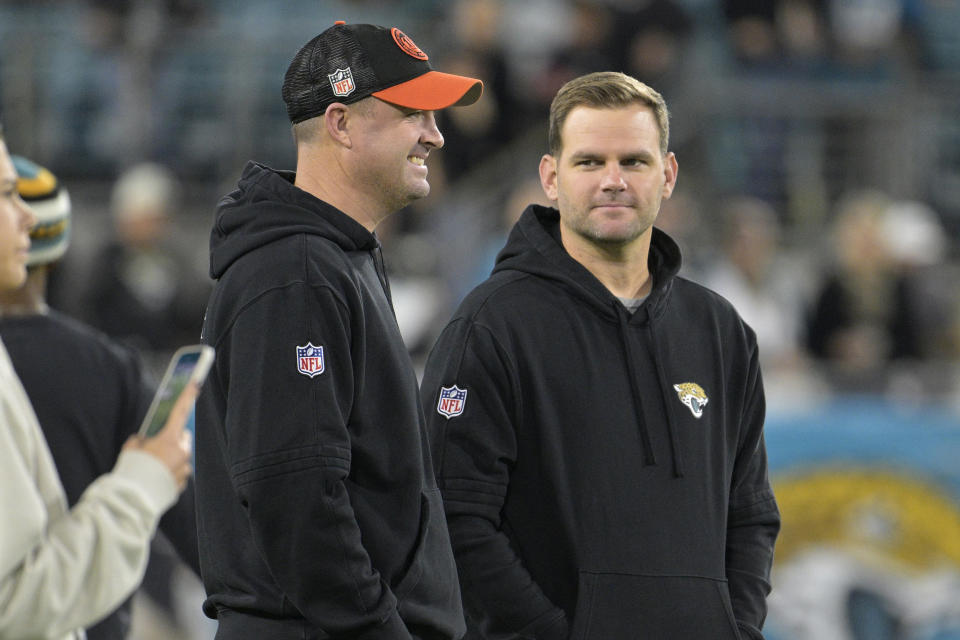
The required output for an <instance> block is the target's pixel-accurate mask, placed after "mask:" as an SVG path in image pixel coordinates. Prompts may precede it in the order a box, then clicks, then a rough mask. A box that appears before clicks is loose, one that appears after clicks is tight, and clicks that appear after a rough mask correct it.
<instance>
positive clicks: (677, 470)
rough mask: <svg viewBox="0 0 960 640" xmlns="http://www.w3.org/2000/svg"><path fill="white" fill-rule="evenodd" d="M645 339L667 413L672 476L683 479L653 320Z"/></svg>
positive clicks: (677, 437) (671, 406) (670, 397)
mask: <svg viewBox="0 0 960 640" xmlns="http://www.w3.org/2000/svg"><path fill="white" fill-rule="evenodd" d="M647 337H648V339H649V340H650V345H651V352H652V353H653V364H654V366H655V367H656V370H657V378H658V379H659V381H660V394H661V395H662V396H663V407H664V409H666V411H667V431H669V432H670V448H671V450H672V452H673V475H674V477H676V478H682V477H683V453H682V452H681V451H680V436H679V434H678V433H677V428H676V424H677V419H676V414H675V413H674V411H675V407H674V404H675V401H673V399H672V396H673V394H672V393H671V391H672V389H671V388H670V383H669V382H668V381H667V376H666V373H665V372H664V370H663V357H662V354H661V353H660V343H659V342H657V340H656V338H655V337H654V335H653V320H652V318H651V319H649V320H648V322H647Z"/></svg>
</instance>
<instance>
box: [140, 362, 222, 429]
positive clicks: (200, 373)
mask: <svg viewBox="0 0 960 640" xmlns="http://www.w3.org/2000/svg"><path fill="white" fill-rule="evenodd" d="M213 355H214V352H213V347H210V346H207V345H205V344H194V345H189V346H186V347H180V348H179V349H177V351H176V353H174V354H173V357H172V358H171V359H170V364H169V365H167V370H166V372H165V373H164V374H163V379H161V380H160V386H159V387H158V388H157V392H156V393H155V394H154V395H153V402H151V403H150V408H149V409H147V415H146V416H144V418H143V424H142V425H140V435H141V436H144V437H146V438H149V437H150V436H153V435H156V433H157V432H158V431H160V430H161V429H163V425H165V424H166V423H167V418H169V417H170V411H172V410H173V405H174V404H175V403H176V402H177V398H179V397H180V392H181V391H183V390H184V388H185V387H186V386H187V384H188V383H189V382H190V381H191V380H192V381H194V382H196V383H197V384H198V385H202V384H203V381H204V380H205V379H206V377H207V373H208V372H209V371H210V365H212V364H213Z"/></svg>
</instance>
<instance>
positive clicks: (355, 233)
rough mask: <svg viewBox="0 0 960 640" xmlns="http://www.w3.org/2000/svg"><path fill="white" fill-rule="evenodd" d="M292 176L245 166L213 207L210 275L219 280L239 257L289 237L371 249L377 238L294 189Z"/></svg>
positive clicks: (252, 164)
mask: <svg viewBox="0 0 960 640" xmlns="http://www.w3.org/2000/svg"><path fill="white" fill-rule="evenodd" d="M294 176H295V174H294V173H293V172H292V171H275V170H273V169H270V168H269V167H266V166H264V165H262V164H258V163H256V162H248V163H247V166H246V167H244V169H243V173H242V174H241V176H240V180H239V182H238V183H237V188H236V190H234V191H233V192H231V193H229V194H227V195H226V196H224V197H223V198H222V199H221V200H220V202H219V203H218V204H217V211H216V219H215V222H214V225H213V230H212V231H211V233H210V276H211V277H212V278H214V279H219V278H220V276H222V275H223V273H224V271H226V270H227V267H229V266H230V265H231V264H233V262H234V261H236V260H237V259H238V258H240V257H241V256H242V255H244V254H246V253H249V252H250V251H253V250H254V249H257V248H258V247H262V246H263V245H265V244H269V243H271V242H275V241H276V240H280V239H282V238H285V237H287V236H290V235H295V234H300V233H308V234H313V235H319V236H322V237H324V238H327V239H329V240H330V241H332V242H334V243H336V244H337V245H338V246H340V247H342V248H343V249H344V250H345V251H358V250H373V249H378V248H379V246H380V243H379V241H378V240H377V237H376V235H374V234H373V233H371V232H370V231H367V229H366V228H365V227H364V226H363V225H361V224H360V223H359V222H357V221H356V220H354V219H353V218H351V217H350V216H348V215H347V214H345V213H343V212H342V211H340V210H339V209H337V208H336V207H333V206H331V205H329V204H327V203H326V202H324V201H322V200H320V199H319V198H317V197H315V196H313V195H311V194H309V193H307V192H306V191H304V190H303V189H300V188H299V187H296V186H294V184H293V180H294Z"/></svg>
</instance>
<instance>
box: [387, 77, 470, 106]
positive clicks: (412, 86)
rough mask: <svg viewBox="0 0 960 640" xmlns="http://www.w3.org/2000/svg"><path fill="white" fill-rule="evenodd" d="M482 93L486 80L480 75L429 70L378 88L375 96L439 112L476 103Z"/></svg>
mask: <svg viewBox="0 0 960 640" xmlns="http://www.w3.org/2000/svg"><path fill="white" fill-rule="evenodd" d="M482 93H483V82H481V81H480V80H477V79H476V78H467V77H466V76H455V75H453V74H450V73H442V72H440V71H428V72H427V73H425V74H423V75H422V76H417V77H416V78H414V79H413V80H407V81H406V82H402V83H400V84H396V85H393V86H392V87H388V88H386V89H384V90H382V91H376V92H374V93H373V94H371V95H373V96H376V97H377V98H380V99H381V100H383V101H385V102H389V103H390V104H395V105H398V106H401V107H406V108H408V109H424V110H426V111H436V110H437V109H446V108H447V107H463V106H466V105H468V104H473V103H474V102H476V101H477V100H479V99H480V94H482Z"/></svg>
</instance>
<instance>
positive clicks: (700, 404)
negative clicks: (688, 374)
mask: <svg viewBox="0 0 960 640" xmlns="http://www.w3.org/2000/svg"><path fill="white" fill-rule="evenodd" d="M673 388H674V389H676V390H677V395H678V396H680V402H682V403H683V404H685V405H687V407H688V408H689V409H690V412H691V413H692V414H693V417H694V418H699V417H700V416H702V415H703V408H704V407H705V406H707V403H708V402H710V398H708V397H707V392H706V391H704V390H703V387H701V386H700V385H698V384H697V383H696V382H681V383H680V384H675V385H673Z"/></svg>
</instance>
